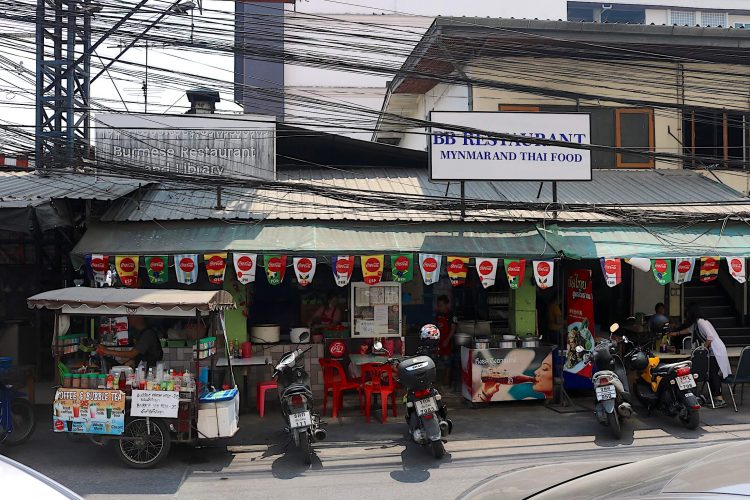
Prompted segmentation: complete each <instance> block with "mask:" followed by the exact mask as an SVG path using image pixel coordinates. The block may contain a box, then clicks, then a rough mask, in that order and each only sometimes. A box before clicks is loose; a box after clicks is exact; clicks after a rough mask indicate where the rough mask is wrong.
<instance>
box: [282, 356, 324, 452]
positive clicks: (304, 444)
mask: <svg viewBox="0 0 750 500" xmlns="http://www.w3.org/2000/svg"><path fill="white" fill-rule="evenodd" d="M310 349H312V348H311V347H310V348H308V349H305V350H304V351H303V350H302V349H296V350H295V351H293V352H289V353H286V354H284V355H283V356H282V357H281V360H279V364H278V365H276V368H275V369H274V372H273V378H275V379H276V381H277V383H278V385H279V401H280V402H281V412H282V414H283V416H284V420H285V421H286V422H287V423H288V425H289V427H288V428H287V430H288V432H290V433H291V434H292V438H293V440H294V444H295V446H297V448H299V449H300V450H301V451H302V454H303V456H304V458H305V463H306V464H308V465H309V464H311V463H312V459H313V453H314V451H313V443H314V442H316V441H322V440H324V439H325V438H326V431H325V429H323V428H322V427H321V424H322V423H321V421H320V415H318V414H317V413H315V412H314V410H313V394H312V389H311V388H310V375H309V374H308V373H307V372H306V371H305V368H304V366H303V365H302V359H303V356H304V354H305V353H306V352H307V351H309V350H310Z"/></svg>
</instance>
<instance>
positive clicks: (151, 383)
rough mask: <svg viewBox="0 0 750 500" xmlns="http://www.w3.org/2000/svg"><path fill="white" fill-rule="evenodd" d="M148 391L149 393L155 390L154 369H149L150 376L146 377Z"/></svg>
mask: <svg viewBox="0 0 750 500" xmlns="http://www.w3.org/2000/svg"><path fill="white" fill-rule="evenodd" d="M146 390H147V391H153V390H154V369H153V368H149V369H148V376H147V377H146Z"/></svg>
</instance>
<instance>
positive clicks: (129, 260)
mask: <svg viewBox="0 0 750 500" xmlns="http://www.w3.org/2000/svg"><path fill="white" fill-rule="evenodd" d="M115 270H117V276H119V277H120V283H122V286H126V287H128V288H138V256H137V255H118V256H116V257H115Z"/></svg>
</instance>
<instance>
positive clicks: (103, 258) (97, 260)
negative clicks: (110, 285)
mask: <svg viewBox="0 0 750 500" xmlns="http://www.w3.org/2000/svg"><path fill="white" fill-rule="evenodd" d="M86 264H88V268H89V272H90V273H91V277H92V278H93V279H94V283H96V284H97V285H100V286H101V285H103V284H104V283H106V281H107V271H109V256H107V255H102V254H98V253H95V254H91V255H88V256H87V257H86Z"/></svg>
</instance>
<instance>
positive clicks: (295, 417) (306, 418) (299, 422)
mask: <svg viewBox="0 0 750 500" xmlns="http://www.w3.org/2000/svg"><path fill="white" fill-rule="evenodd" d="M311 425H312V417H311V416H310V412H309V411H303V412H302V413H291V414H290V415H289V427H291V428H292V429H297V428H298V427H310V426H311Z"/></svg>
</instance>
